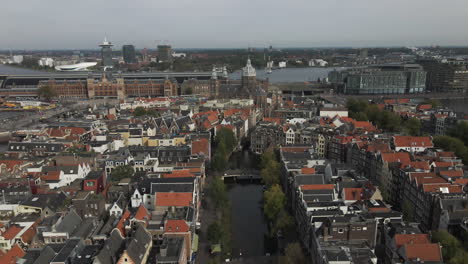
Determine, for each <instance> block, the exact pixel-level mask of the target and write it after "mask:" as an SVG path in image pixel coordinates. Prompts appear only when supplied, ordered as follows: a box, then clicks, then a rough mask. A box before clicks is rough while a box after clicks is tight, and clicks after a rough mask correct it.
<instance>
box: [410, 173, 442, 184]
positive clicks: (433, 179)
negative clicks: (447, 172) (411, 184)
mask: <svg viewBox="0 0 468 264" xmlns="http://www.w3.org/2000/svg"><path fill="white" fill-rule="evenodd" d="M409 177H410V179H411V180H414V181H416V185H417V186H420V185H421V184H439V183H447V181H446V180H445V179H443V178H441V177H439V176H437V175H436V174H435V173H433V172H411V173H410V174H409Z"/></svg>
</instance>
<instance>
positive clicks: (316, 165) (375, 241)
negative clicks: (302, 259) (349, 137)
mask: <svg viewBox="0 0 468 264" xmlns="http://www.w3.org/2000/svg"><path fill="white" fill-rule="evenodd" d="M280 157H281V161H282V179H281V180H282V185H283V189H284V190H285V194H286V196H287V198H288V201H289V205H290V207H291V210H292V212H293V214H294V218H295V221H296V227H297V233H298V236H299V240H300V242H301V244H302V246H303V247H304V249H305V250H306V252H307V253H308V254H309V255H310V258H311V260H312V263H377V260H378V259H381V260H382V261H384V260H386V259H389V261H390V262H388V263H398V262H392V260H391V259H392V258H396V259H398V260H401V259H405V260H408V261H409V260H416V259H417V258H418V257H422V258H423V256H422V253H421V252H418V251H417V250H416V251H415V252H412V253H411V254H410V253H407V252H406V251H405V250H406V244H407V243H406V244H405V243H404V244H401V243H400V244H399V247H393V248H391V249H389V253H388V254H389V255H390V256H391V257H388V258H387V257H386V256H385V255H384V254H380V255H377V253H376V248H377V247H383V245H385V243H392V241H394V238H393V236H394V234H393V235H392V236H391V237H389V238H387V240H385V232H387V231H388V230H389V229H388V228H389V227H391V225H392V224H393V225H401V224H402V223H403V221H402V219H403V217H402V213H400V212H398V211H395V210H393V209H392V208H391V207H390V206H389V205H388V204H387V203H385V202H384V201H383V198H382V196H381V192H380V190H379V188H378V187H376V186H375V185H374V184H373V183H372V182H371V181H370V180H369V179H368V178H366V177H363V176H361V175H360V174H359V173H357V172H356V171H355V170H354V169H352V168H351V167H350V166H348V165H346V164H335V163H330V161H329V160H325V159H323V158H319V157H318V155H317V154H316V153H314V151H313V149H312V148H311V147H310V146H286V147H281V148H280ZM418 232H419V233H422V230H419V231H418ZM379 244H380V245H379ZM428 244H431V243H428ZM426 246H427V245H426ZM433 246H434V245H432V244H431V245H429V246H427V247H428V248H431V247H433ZM436 246H437V248H438V249H439V252H440V246H439V245H436ZM389 247H390V246H389ZM423 247H424V246H423ZM400 248H401V249H400ZM409 250H412V249H409ZM380 252H381V251H380ZM395 256H396V257H395ZM439 257H440V258H441V255H439ZM440 258H439V261H440V260H441V259H440ZM432 259H437V256H436V257H434V258H432ZM435 263H438V262H435Z"/></svg>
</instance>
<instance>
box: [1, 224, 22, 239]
mask: <svg viewBox="0 0 468 264" xmlns="http://www.w3.org/2000/svg"><path fill="white" fill-rule="evenodd" d="M21 230H23V228H22V227H20V226H18V225H12V226H10V228H8V229H7V230H6V231H5V233H3V234H2V237H3V238H5V240H11V239H13V238H15V237H16V235H18V233H19V232H20V231H21Z"/></svg>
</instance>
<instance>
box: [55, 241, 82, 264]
mask: <svg viewBox="0 0 468 264" xmlns="http://www.w3.org/2000/svg"><path fill="white" fill-rule="evenodd" d="M83 247H84V243H83V241H82V240H81V239H73V238H72V239H69V240H68V241H67V243H66V244H65V246H64V247H63V248H62V249H61V250H60V252H59V253H58V254H57V256H55V258H54V259H53V260H52V261H51V262H63V263H65V262H66V261H67V260H68V259H69V258H70V257H74V256H73V255H74V254H76V253H78V252H81V250H82V249H83Z"/></svg>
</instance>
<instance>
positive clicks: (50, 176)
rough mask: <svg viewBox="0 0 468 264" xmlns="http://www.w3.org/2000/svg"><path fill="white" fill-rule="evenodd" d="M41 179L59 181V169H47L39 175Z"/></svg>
mask: <svg viewBox="0 0 468 264" xmlns="http://www.w3.org/2000/svg"><path fill="white" fill-rule="evenodd" d="M41 180H43V181H59V180H60V171H49V172H47V173H44V174H42V175H41Z"/></svg>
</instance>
